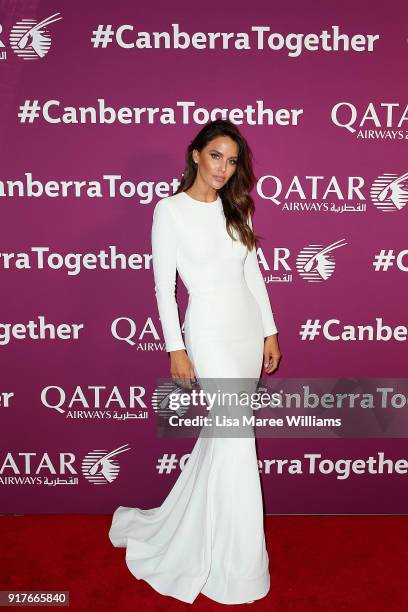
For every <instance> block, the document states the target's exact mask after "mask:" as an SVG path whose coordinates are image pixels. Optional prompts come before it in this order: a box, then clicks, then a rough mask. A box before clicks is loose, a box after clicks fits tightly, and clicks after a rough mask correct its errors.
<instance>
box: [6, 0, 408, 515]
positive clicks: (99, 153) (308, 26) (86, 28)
mask: <svg viewBox="0 0 408 612" xmlns="http://www.w3.org/2000/svg"><path fill="white" fill-rule="evenodd" d="M0 8H1V12H0V24H1V31H0V41H1V43H2V45H0V56H1V60H0V69H1V70H2V79H1V90H0V91H1V118H0V134H1V137H2V146H1V166H0V181H1V183H0V189H1V198H0V205H1V265H0V270H1V284H2V296H3V299H2V308H1V320H0V324H1V344H0V356H1V373H2V375H1V383H0V418H1V425H2V427H1V431H2V434H1V435H2V438H1V457H0V468H1V470H0V487H1V491H2V503H1V508H0V512H2V513H18V514H22V513H43V512H90V513H105V512H111V511H112V510H113V509H114V508H115V507H116V506H117V505H124V506H137V507H141V508H144V507H152V506H157V505H159V504H160V503H161V501H162V500H163V499H164V497H165V495H166V494H167V492H168V491H169V490H170V488H171V486H172V484H173V482H174V480H175V478H176V477H177V475H178V473H179V469H180V468H179V465H178V462H177V460H178V459H180V457H181V456H182V455H185V454H186V453H188V452H189V451H190V450H191V448H192V444H193V441H192V440H191V439H184V440H168V439H160V438H159V437H158V436H157V434H156V420H155V412H154V408H153V405H152V396H153V394H154V392H155V389H156V386H157V383H158V380H159V379H160V378H164V377H167V376H169V360H168V355H167V353H166V352H165V351H164V343H163V338H162V335H161V328H160V322H159V319H158V313H157V308H156V303H155V297H154V285H153V273H152V265H151V258H150V256H151V245H150V229H151V220H152V211H153V207H154V205H155V203H156V202H157V200H158V199H159V198H161V197H165V196H167V195H170V194H171V193H172V192H173V191H174V190H175V188H176V186H177V184H178V180H179V179H180V177H181V172H182V170H183V162H184V153H185V147H186V145H187V143H188V142H189V141H190V140H191V138H192V137H193V136H194V134H195V133H196V132H197V131H198V130H199V129H200V128H201V126H202V125H203V124H204V123H205V122H206V121H207V119H208V118H211V117H209V116H206V112H208V113H211V112H212V111H213V109H216V108H221V109H227V115H226V117H227V118H228V117H229V118H231V119H232V120H236V121H237V124H238V125H239V127H240V129H241V130H242V133H243V134H244V135H245V136H246V137H247V138H248V141H249V143H250V145H251V148H252V150H253V152H254V157H255V172H256V175H257V177H258V179H259V180H258V182H257V186H256V189H255V190H254V193H253V195H254V198H255V203H256V207H257V210H256V215H255V229H256V230H257V233H258V234H261V235H262V236H263V240H262V242H261V249H260V251H259V257H260V262H261V266H262V270H263V273H264V276H265V280H266V281H267V283H268V284H267V287H268V291H269V295H270V299H271V303H272V306H273V310H274V313H275V316H276V321H277V325H278V328H279V332H280V335H279V340H280V346H281V350H282V354H283V358H282V362H281V365H280V368H279V374H277V375H276V376H278V375H279V376H280V377H282V378H297V377H299V378H300V377H301V378H308V377H313V378H316V377H320V378H323V379H324V378H326V377H327V378H328V377H330V378H338V377H362V378H364V377H370V378H374V377H384V378H387V377H392V378H394V379H402V378H404V377H405V376H406V362H407V359H406V356H407V351H406V334H405V337H404V333H403V330H402V332H401V334H402V336H401V340H396V339H390V340H388V341H382V340H379V339H376V338H375V337H374V339H373V340H365V341H360V340H351V341H350V340H345V339H341V338H340V339H339V340H333V339H328V338H327V337H324V336H323V335H322V333H321V332H320V335H318V336H316V337H315V338H314V339H313V340H311V339H307V338H305V339H302V337H301V335H300V333H301V329H302V325H303V324H305V323H306V322H307V320H308V319H311V320H317V319H319V321H320V323H321V324H323V323H324V322H325V321H327V320H329V319H338V320H339V322H340V323H339V324H333V326H332V327H331V333H335V332H339V331H340V332H341V327H342V326H343V325H354V326H357V325H374V326H375V325H376V319H377V318H382V321H383V323H384V324H387V325H389V326H391V327H392V328H394V327H397V326H404V325H406V323H407V317H406V297H407V290H406V284H405V285H404V282H405V275H404V272H406V271H407V267H408V257H406V256H405V259H404V253H403V251H404V250H405V249H407V248H408V244H407V237H406V236H407V232H406V226H407V214H408V209H407V207H405V208H404V206H405V204H406V201H407V197H408V195H407V191H408V189H407V183H406V179H407V177H406V176H404V175H405V173H407V170H408V167H407V158H406V152H407V144H406V143H407V127H408V115H407V116H405V115H404V111H405V107H406V104H407V98H406V84H405V82H406V78H405V74H406V57H407V28H406V23H407V18H408V10H407V5H406V2H402V1H400V2H396V3H393V7H392V11H391V10H390V9H389V7H388V6H386V5H381V4H380V5H373V4H372V3H369V2H355V0H354V1H353V2H350V1H349V0H347V1H345V2H343V3H341V4H340V3H337V6H329V5H328V3H325V2H313V3H305V2H300V1H299V0H296V1H295V2H293V3H291V5H290V6H289V5H287V6H283V7H281V6H277V5H276V6H275V5H273V6H272V4H271V3H270V2H267V1H265V0H262V1H258V2H256V3H252V4H249V3H247V2H237V1H234V2H230V1H225V2H223V3H222V4H220V3H212V2H207V3H206V4H205V5H202V6H201V5H200V6H196V5H192V4H191V2H186V1H185V0H180V1H179V2H177V3H167V2H164V1H159V2H158V3H157V2H156V3H155V4H154V5H151V6H150V5H149V6H148V5H145V4H139V5H137V4H135V3H134V2H125V1H118V2H115V3H111V2H106V1H104V0H103V1H101V2H98V3H94V4H93V5H92V6H88V5H86V4H85V5H84V4H82V5H81V6H79V5H77V6H75V5H73V4H72V3H71V4H67V5H65V6H64V7H63V8H61V10H60V11H59V10H58V12H56V11H57V9H56V8H55V3H52V2H34V1H33V2H25V3H23V2H2V3H1V5H0ZM50 16H54V17H53V19H52V20H49V22H48V24H47V22H45V23H43V25H42V22H43V20H45V19H46V18H48V17H50ZM27 20H31V21H27ZM107 24H109V25H111V27H112V32H113V35H112V41H111V42H107V43H106V46H105V47H103V46H101V45H102V43H99V45H98V46H97V43H96V42H95V43H93V42H92V41H91V38H92V37H93V31H96V30H97V29H98V26H101V27H102V26H106V25H107ZM125 24H128V25H129V28H128V29H124V30H122V39H120V38H119V34H118V31H119V33H120V32H121V30H120V29H119V28H120V26H122V25H125ZM173 24H178V25H177V27H178V28H179V30H181V31H184V32H188V33H189V34H190V35H191V36H192V35H193V34H194V33H197V32H202V33H203V34H202V36H201V38H200V37H198V38H197V37H196V40H195V43H193V44H191V43H190V46H188V47H187V48H185V49H180V48H178V49H176V48H174V40H173V32H174V25H173ZM254 27H257V28H260V27H265V28H269V30H268V31H267V30H264V31H263V35H262V36H261V34H260V31H259V30H258V31H253V30H252V29H251V28H254ZM131 28H133V29H131ZM142 31H143V32H147V33H150V35H151V36H152V33H153V32H168V33H169V35H170V36H169V40H170V43H169V47H168V48H164V47H163V46H162V47H161V48H155V45H154V42H152V45H151V48H146V39H143V44H142V42H140V41H141V40H142V37H141V36H140V35H138V32H139V33H140V32H142ZM324 31H326V33H327V35H325V34H324ZM101 32H102V30H100V31H99V34H98V36H99V37H100V38H101V37H103V34H101ZM211 32H225V33H226V32H230V33H233V34H234V37H232V38H230V42H229V48H222V40H221V39H220V38H216V39H215V44H214V46H215V48H211V46H210V42H209V37H208V33H211ZM238 33H246V35H247V47H248V48H235V43H236V44H237V45H238V46H239V45H240V44H241V47H242V42H243V41H244V37H243V36H242V35H241V36H239V35H238ZM322 33H323V34H322ZM25 34H28V35H27V36H25ZM271 34H275V35H274V36H272V37H271V38H270V39H269V40H268V36H270V35H271ZM291 34H292V36H290V35H291ZM293 34H298V35H299V36H298V37H297V41H298V44H299V46H297V45H296V44H295V42H296V40H295V38H294V36H293ZM337 34H339V35H345V36H346V37H347V40H348V43H349V44H350V47H349V49H348V50H345V48H344V42H347V40H346V41H345V40H344V39H340V41H339V42H338V46H337V48H336V46H335V47H334V48H333V42H335V41H334V40H333V37H336V35H337ZM300 35H302V36H300ZM313 35H314V36H313ZM24 36H25V40H24ZM115 36H116V37H118V38H115ZM206 36H207V39H206V38H205V37H206ZM353 37H355V38H354V39H353ZM260 39H262V41H263V48H259V47H260V44H259V42H260ZM120 40H122V41H123V42H122V46H121V43H120ZM206 40H207V42H205V41H206ZM135 41H139V43H140V44H139V47H131V46H129V47H127V48H124V44H126V45H131V44H132V43H135ZM194 44H195V46H194ZM269 44H270V45H272V47H274V48H270V46H269ZM200 46H201V47H202V48H198V47H200ZM98 100H102V101H104V102H103V103H104V105H105V107H111V108H113V109H115V113H116V120H115V121H114V122H112V123H100V122H99V120H98V119H97V121H96V122H91V121H90V118H89V115H90V113H88V116H87V118H86V122H82V123H81V113H80V111H79V108H80V107H94V108H96V109H98V105H99V102H98ZM35 101H37V102H35ZM49 101H54V102H51V103H49ZM47 103H48V107H47ZM188 103H189V104H190V106H188ZM33 104H34V106H36V107H37V108H34V107H33ZM101 104H102V103H101ZM182 105H184V113H183V106H182ZM29 106H30V107H31V110H30V108H29ZM68 107H69V108H68ZM248 107H249V108H248ZM64 108H65V109H66V110H65V111H64ZM120 108H129V109H133V108H137V109H140V108H156V109H158V112H156V113H151V115H150V117H149V116H148V114H147V112H142V113H141V114H139V115H138V114H137V112H135V111H129V112H128V113H126V111H124V112H122V122H121V121H120V120H118V114H117V113H118V111H119V109H120ZM187 108H188V109H189V110H188V111H187ZM262 108H263V109H264V110H265V109H271V111H272V114H271V116H272V115H273V122H271V121H269V120H268V114H267V113H264V115H263V120H262V121H261V120H260V110H261V109H262ZM33 109H34V110H33ZM75 109H76V110H75ZM198 109H202V110H200V111H198ZM233 109H238V110H236V111H235V114H234V115H229V114H228V113H230V112H231V111H232V110H233ZM280 109H286V110H287V112H284V110H281V112H280V113H279V112H278V111H279V110H280ZM194 111H195V114H194ZM30 113H31V121H30V120H29V117H30ZM47 113H48V114H47ZM172 113H173V118H172V117H171V115H172ZM34 114H38V116H37V117H34ZM95 114H96V116H97V115H98V113H97V112H96V113H95ZM19 115H20V116H19ZM108 115H109V113H108ZM108 115H106V116H108ZM217 116H218V117H220V115H219V114H218V115H217ZM240 116H241V119H239V117H240ZM75 117H76V122H74V119H75ZM138 117H139V118H138ZM212 118H215V117H212ZM125 121H126V122H125ZM107 177H111V178H110V179H109V178H107ZM113 177H116V178H113ZM119 177H120V178H119ZM312 177H316V178H312ZM317 177H318V178H317ZM10 181H19V183H18V184H15V185H14V186H13V185H11V184H10ZM33 181H34V184H32V183H33ZM64 181H65V182H67V181H77V182H80V181H83V182H84V183H83V184H82V186H81V187H80V186H79V184H78V183H77V185H76V187H75V185H74V184H67V185H65V184H64V183H63V182H64ZM120 183H122V185H121V186H120ZM75 188H76V189H77V192H75ZM41 190H43V194H42V195H40V196H39V197H35V196H34V195H31V194H32V193H33V192H34V193H37V194H38V193H39V192H40V191H41ZM64 190H66V194H65V192H64ZM338 241H341V242H340V243H338ZM335 243H336V244H337V246H338V247H339V248H335V246H336V244H335ZM325 247H329V249H328V252H327V253H328V258H327V259H326V266H323V267H322V268H319V267H317V268H313V270H312V271H311V272H310V273H309V272H307V270H306V271H305V269H304V265H305V262H306V261H307V260H308V258H310V255H314V254H316V255H317V254H318V253H321V251H322V250H323V249H325ZM32 249H48V250H49V251H45V253H46V256H45V262H44V265H43V266H41V259H40V258H39V255H38V252H36V251H33V250H32ZM112 249H113V250H114V249H116V252H117V253H122V254H124V259H125V261H126V266H125V268H124V269H121V268H120V262H119V261H117V267H116V269H115V268H113V265H112V261H113V258H112V257H111V255H112V251H111V250H112ZM382 249H385V250H386V251H388V250H392V251H393V254H394V255H395V258H394V259H393V260H392V264H390V265H389V267H388V269H378V270H376V268H375V266H374V265H373V262H374V258H375V256H376V255H377V254H378V253H380V251H381V250H382ZM100 251H105V252H106V253H107V254H108V255H107V256H106V261H105V263H104V262H103V261H102V258H101V257H100V258H99V259H98V258H97V257H95V255H98V254H99V253H100ZM400 252H402V255H401V256H400V258H398V254H399V253H400ZM70 253H71V254H72V253H77V254H78V253H80V254H82V255H83V256H84V255H85V254H89V255H88V257H87V258H85V259H84V258H82V259H81V258H79V259H81V262H80V271H79V273H77V271H75V269H74V272H75V273H71V274H68V268H69V266H71V265H72V267H73V261H74V257H73V256H71V258H68V260H66V262H65V264H64V258H66V257H67V255H68V254H70ZM11 254H14V256H12V255H11ZM50 254H54V255H53V257H51V258H50V259H47V257H48V256H49V255H50ZM92 254H93V255H94V258H93V259H92ZM132 256H133V257H132ZM92 261H93V263H92ZM316 261H317V260H316ZM390 261H391V260H390ZM61 262H62V264H61ZM70 262H71V263H70ZM385 267H386V266H385ZM282 281H285V282H282ZM186 301H187V295H186V291H185V289H184V287H183V286H182V284H181V283H180V282H179V303H180V314H181V316H182V317H183V316H184V310H185V307H186ZM41 317H43V321H44V322H45V323H49V324H53V325H54V326H56V327H57V326H58V325H61V326H62V325H63V324H68V326H69V327H67V326H65V328H61V329H60V330H59V334H60V337H59V336H58V335H56V337H55V338H54V339H51V338H50V337H49V334H47V333H46V334H45V337H44V338H35V337H34V335H35V332H36V331H38V330H39V326H40V320H41ZM182 320H183V318H182ZM30 321H31V322H32V323H31V326H32V329H31V330H30ZM116 321H117V324H116ZM73 324H78V325H83V327H82V328H80V329H79V330H78V337H77V338H75V336H74V334H73V332H72V328H71V326H72V325H73ZM70 329H71V332H70V333H69V334H68V333H67V331H69V330H70ZM115 330H116V331H115ZM129 330H130V331H129ZM64 333H65V337H63V336H64ZM128 333H131V334H132V341H131V342H130V341H129V342H126V341H123V340H120V339H118V338H119V337H123V335H126V334H128ZM115 336H116V337H115ZM98 386H99V387H101V388H102V389H100V401H99V403H98V398H97V396H96V391H95V390H94V389H91V387H98ZM48 387H56V388H59V393H60V394H61V397H62V398H63V402H62V404H61V407H60V410H57V409H52V408H50V407H47V403H48V405H55V404H56V402H57V398H58V391H57V389H55V388H54V389H51V390H48ZM115 387H116V395H115V389H114V388H115ZM131 387H136V389H135V391H134V394H135V395H138V396H139V400H138V401H137V402H136V404H135V406H134V407H132V406H131V404H130V394H131V392H130V388H131ZM119 393H120V395H121V398H122V399H123V402H124V403H123V404H122V405H121V402H120V401H119ZM7 394H14V395H10V396H8V395H7ZM64 394H65V396H64ZM64 397H65V399H64ZM109 398H110V404H109V403H108V400H109ZM115 400H116V401H115ZM139 408H140V409H141V410H142V411H141V412H139V413H138V410H139ZM78 411H79V412H78ZM80 411H82V412H80ZM402 412H403V411H400V412H399V414H402ZM125 413H127V414H136V413H138V416H139V417H140V420H136V419H134V420H131V419H130V418H128V419H119V418H115V415H116V416H122V415H123V414H125ZM143 417H147V418H143ZM127 420H129V423H128V422H127ZM399 434H400V435H404V431H403V430H401V429H400V430H399ZM124 445H126V446H124ZM116 450H119V451H120V450H123V451H124V452H121V453H120V452H118V453H117V454H113V455H112V456H111V458H112V462H111V467H112V466H113V476H112V472H110V477H108V478H107V477H105V474H104V472H103V471H101V470H99V469H98V470H96V474H95V475H94V476H92V474H90V473H89V471H87V470H89V466H91V465H95V464H96V463H97V462H98V461H99V460H100V463H99V465H100V466H103V465H104V461H105V462H106V460H107V459H106V454H107V453H109V452H111V451H116ZM405 450H406V440H405V438H404V437H402V438H399V439H398V438H397V437H394V438H388V439H386V438H385V437H380V436H378V437H377V438H374V439H365V440H361V439H340V438H338V437H335V436H334V437H333V436H332V437H331V439H330V437H328V438H327V439H317V438H295V439H276V438H274V439H267V438H263V439H260V440H259V441H258V451H259V459H260V463H261V467H262V484H263V489H264V494H265V504H266V512H267V513H353V512H356V513H361V512H364V513H371V512H372V513H381V512H385V513H391V512H405V511H406V510H407V496H406V492H405V489H404V484H403V483H402V481H401V479H402V478H403V475H402V474H396V473H393V474H368V473H365V474H352V475H351V476H350V477H349V478H346V479H344V480H341V479H338V478H336V477H335V475H334V474H333V473H331V474H308V473H307V470H304V472H303V473H302V474H289V473H287V472H286V473H284V474H282V475H278V474H277V473H276V471H274V470H271V471H270V473H266V471H267V470H265V469H264V466H265V461H266V460H268V459H274V458H287V459H289V460H291V459H301V458H302V457H304V455H305V454H306V453H319V454H321V456H322V458H323V459H330V460H332V461H336V460H337V459H351V460H353V459H365V460H366V459H367V457H369V456H377V454H378V453H379V452H383V453H384V456H385V457H386V458H390V459H393V460H398V459H403V458H404V453H405ZM44 453H47V454H46V455H44ZM165 453H168V454H169V455H171V454H172V453H175V454H176V461H175V463H174V469H169V470H167V471H168V473H166V470H165V473H159V472H160V470H158V468H157V465H158V461H159V460H160V458H162V457H163V455H164V454H165ZM108 459H109V457H108ZM64 465H65V466H71V468H69V467H65V468H64ZM105 465H106V463H105ZM110 479H111V482H110V481H109V480H110ZM62 485H70V486H62ZM98 485H100V486H98Z"/></svg>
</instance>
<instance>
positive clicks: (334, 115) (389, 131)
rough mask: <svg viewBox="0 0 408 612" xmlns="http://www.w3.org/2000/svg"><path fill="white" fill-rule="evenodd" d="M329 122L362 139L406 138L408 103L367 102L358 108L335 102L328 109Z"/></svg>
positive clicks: (407, 134) (350, 104)
mask: <svg viewBox="0 0 408 612" xmlns="http://www.w3.org/2000/svg"><path fill="white" fill-rule="evenodd" d="M331 120H332V122H333V123H334V125H336V126H337V127H340V128H343V129H345V130H347V131H348V132H350V133H351V134H353V135H355V136H357V138H360V139H363V140H407V139H408V129H407V128H408V104H400V103H399V102H380V103H379V104H377V103H376V104H374V102H370V103H369V104H368V105H367V106H365V107H363V108H361V107H359V106H356V105H354V104H352V103H350V102H338V103H337V104H335V105H334V106H333V108H332V110H331Z"/></svg>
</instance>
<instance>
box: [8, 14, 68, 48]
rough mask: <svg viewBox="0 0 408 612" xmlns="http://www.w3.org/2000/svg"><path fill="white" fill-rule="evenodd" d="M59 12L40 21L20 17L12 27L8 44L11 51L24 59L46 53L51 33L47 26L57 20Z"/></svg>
mask: <svg viewBox="0 0 408 612" xmlns="http://www.w3.org/2000/svg"><path fill="white" fill-rule="evenodd" d="M59 15H60V13H54V15H50V16H49V17H46V18H45V19H43V20H42V21H36V20H34V19H22V20H21V21H17V23H16V24H15V25H14V26H13V27H12V29H11V32H10V46H11V48H12V49H13V51H14V52H15V53H16V54H17V55H18V56H19V57H22V58H23V59H25V60H35V59H38V58H40V57H44V56H45V55H47V53H48V51H49V50H50V47H51V34H50V31H49V30H48V26H49V25H51V24H52V23H54V22H55V21H59V20H60V19H62V17H59Z"/></svg>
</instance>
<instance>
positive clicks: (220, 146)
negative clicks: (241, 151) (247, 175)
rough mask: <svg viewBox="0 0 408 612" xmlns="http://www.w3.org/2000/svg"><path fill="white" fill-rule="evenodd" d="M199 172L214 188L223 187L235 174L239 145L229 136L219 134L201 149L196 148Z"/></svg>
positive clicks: (194, 155)
mask: <svg viewBox="0 0 408 612" xmlns="http://www.w3.org/2000/svg"><path fill="white" fill-rule="evenodd" d="M193 160H194V161H195V162H198V170H197V173H198V175H199V176H200V178H201V179H202V180H203V181H204V182H205V183H206V184H207V185H209V186H211V187H213V188H214V189H221V187H223V186H224V185H225V184H226V183H227V182H228V180H229V179H230V178H231V176H232V175H233V174H234V172H235V170H236V167H237V161H238V145H237V143H236V142H235V141H234V140H232V138H230V137H229V136H217V137H216V138H213V139H212V140H210V142H208V143H207V145H206V146H205V147H204V148H203V149H202V150H201V152H200V151H197V150H196V149H194V151H193Z"/></svg>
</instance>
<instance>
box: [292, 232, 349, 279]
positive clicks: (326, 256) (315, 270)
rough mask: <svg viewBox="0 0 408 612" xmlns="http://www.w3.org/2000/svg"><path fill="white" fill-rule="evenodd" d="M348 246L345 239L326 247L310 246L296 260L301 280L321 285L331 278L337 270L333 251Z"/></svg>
mask: <svg viewBox="0 0 408 612" xmlns="http://www.w3.org/2000/svg"><path fill="white" fill-rule="evenodd" d="M346 244H347V242H345V240H344V239H341V240H337V242H332V243H331V244H328V245H326V246H323V245H322V244H309V245H308V246H306V247H305V248H304V249H302V250H301V251H300V253H299V255H298V256H297V258H296V268H297V271H298V272H299V274H300V276H301V278H303V279H304V280H305V281H307V282H309V283H319V282H321V281H324V280H327V279H328V278H330V277H331V276H332V274H333V272H334V269H335V266H336V264H335V260H334V257H333V251H334V250H335V249H339V248H340V247H343V246H345V245H346Z"/></svg>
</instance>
